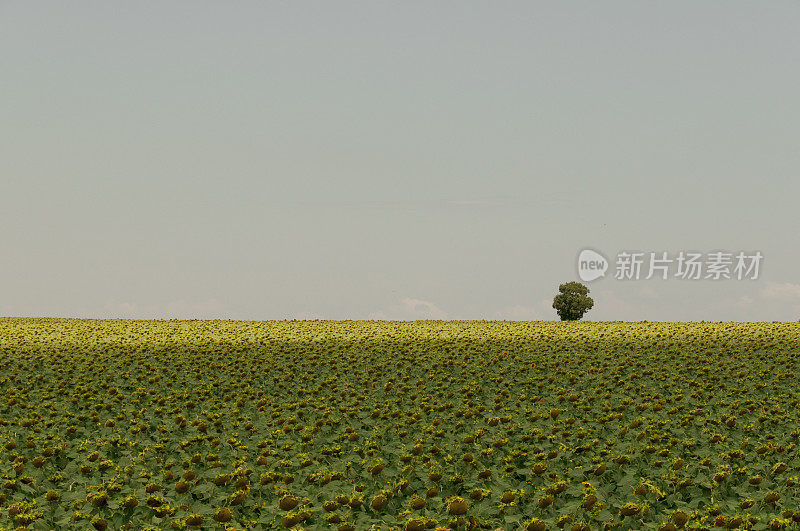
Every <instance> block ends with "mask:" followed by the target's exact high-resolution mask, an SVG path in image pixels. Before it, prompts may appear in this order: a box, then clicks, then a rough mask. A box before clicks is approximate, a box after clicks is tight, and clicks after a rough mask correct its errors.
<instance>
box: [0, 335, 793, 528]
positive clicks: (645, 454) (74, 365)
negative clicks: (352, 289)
mask: <svg viewBox="0 0 800 531" xmlns="http://www.w3.org/2000/svg"><path fill="white" fill-rule="evenodd" d="M799 369H800V325H798V324H796V323H751V324H731V323H690V324H680V323H652V322H638V323H624V322H571V323H570V322H564V323H562V322H496V321H451V322H440V321H418V322H378V321H371V322H370V321H336V322H335V321H313V322H300V321H269V322H239V321H127V320H119V321H114V320H109V321H104V320H69V319H0V475H2V478H0V483H1V484H0V527H5V528H9V529H14V528H16V527H18V526H22V527H26V528H30V529H90V528H95V529H100V530H102V529H184V528H193V529H231V528H233V529H278V528H295V529H300V528H305V529H339V530H346V529H387V530H388V529H407V530H415V529H416V530H422V529H436V528H442V529H448V528H449V529H492V530H493V529H498V528H500V529H529V530H542V529H558V528H563V529H568V530H573V531H576V530H595V529H604V528H621V529H662V530H668V529H680V528H687V529H710V528H712V527H723V528H742V529H796V528H798V526H800V523H799V522H800V507H799V506H798V503H799V502H800V478H798V476H799V475H800V450H799V449H798V446H797V445H798V442H799V441H798V437H799V436H800V411H799V409H800V408H798V400H799V399H800V386H799V385H798V384H799V383H800V382H798V378H797V376H798V370H799Z"/></svg>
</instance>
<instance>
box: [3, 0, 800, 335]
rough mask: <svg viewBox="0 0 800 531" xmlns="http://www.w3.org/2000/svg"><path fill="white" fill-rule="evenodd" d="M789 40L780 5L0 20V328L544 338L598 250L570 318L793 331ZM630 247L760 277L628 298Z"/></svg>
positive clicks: (88, 14) (147, 8)
mask: <svg viewBox="0 0 800 531" xmlns="http://www.w3.org/2000/svg"><path fill="white" fill-rule="evenodd" d="M798 27H800V3H798V2H796V1H779V0H776V1H772V2H766V3H765V2H744V1H735V0H718V1H706V0H703V1H699V2H698V1H697V0H693V1H675V2H658V3H657V2H641V1H636V0H631V1H613V0H612V1H605V2H596V1H563V2H561V1H559V2H531V1H525V2H473V1H463V0H462V1H458V2H445V1H442V2H427V1H425V2H423V1H420V2H414V1H407V2H382V1H370V2H349V1H339V2H305V1H281V2H278V1H270V2H264V1H258V2H249V1H244V0H243V1H238V2H204V1H197V0H193V1H172V2H148V1H141V2H100V1H94V2H87V1H81V0H78V1H73V2H54V1H53V2H48V1H42V2H29V1H14V0H2V1H0V227H2V233H1V234H2V237H0V316H52V317H94V318H175V317H179V318H190V317H193V318H209V319H210V318H224V319H258V320H261V319H317V318H320V319H510V320H531V319H543V320H550V319H556V318H557V316H556V314H555V310H553V308H552V307H551V305H552V299H553V296H554V295H555V294H556V292H557V288H558V285H559V284H560V283H562V282H568V281H573V280H579V272H578V265H577V257H578V254H579V252H580V251H581V250H583V249H587V248H590V249H594V250H597V251H599V252H600V253H601V254H602V255H603V256H604V257H606V258H607V259H608V261H609V262H610V266H609V270H608V272H607V274H606V275H605V276H604V277H602V278H600V279H597V280H594V281H592V282H588V283H587V285H588V286H589V288H590V289H591V293H590V295H591V296H592V297H593V298H594V300H595V306H594V308H593V309H592V310H591V311H590V312H589V313H587V315H586V319H590V320H669V321H699V320H706V321H719V320H725V321H728V320H734V321H772V320H780V321H797V320H798V319H800V269H798V267H797V266H798V263H800V213H799V212H800V210H799V209H798V197H800V145H799V144H800V32H797V28H798ZM622 251H629V252H638V251H641V252H644V253H649V252H656V253H658V254H659V255H660V253H662V252H667V253H669V254H668V256H674V255H677V254H678V253H679V252H680V251H697V252H700V253H704V256H707V254H708V253H711V252H730V253H738V252H739V251H745V252H747V253H754V252H756V251H758V252H760V253H761V254H762V255H763V260H762V262H761V264H760V271H759V274H758V278H756V279H752V278H745V279H742V280H738V279H735V278H733V279H724V278H722V279H720V280H714V279H707V278H700V279H696V280H689V279H681V278H677V277H675V276H674V275H672V274H671V273H670V275H669V278H667V279H666V280H664V279H662V278H652V279H649V280H645V279H644V278H640V279H638V280H637V279H634V278H632V279H625V280H623V279H617V278H615V275H614V269H615V257H616V256H617V255H618V253H619V252H622ZM645 256H647V255H645ZM643 277H644V275H643Z"/></svg>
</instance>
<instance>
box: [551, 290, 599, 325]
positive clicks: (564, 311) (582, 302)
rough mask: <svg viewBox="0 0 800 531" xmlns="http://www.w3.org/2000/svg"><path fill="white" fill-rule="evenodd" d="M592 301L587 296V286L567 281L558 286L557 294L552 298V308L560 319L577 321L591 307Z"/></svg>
mask: <svg viewBox="0 0 800 531" xmlns="http://www.w3.org/2000/svg"><path fill="white" fill-rule="evenodd" d="M592 306H594V301H593V300H592V298H591V297H589V288H587V287H586V286H584V285H583V284H581V283H580V282H567V283H566V284H561V285H560V286H558V295H556V296H555V298H553V308H555V310H556V313H558V316H559V317H560V318H561V320H562V321H577V320H579V319H580V318H581V317H583V315H584V314H585V313H586V312H588V311H589V310H591V309H592Z"/></svg>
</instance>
